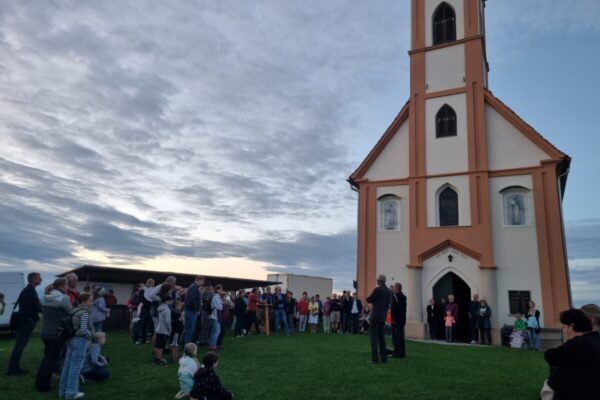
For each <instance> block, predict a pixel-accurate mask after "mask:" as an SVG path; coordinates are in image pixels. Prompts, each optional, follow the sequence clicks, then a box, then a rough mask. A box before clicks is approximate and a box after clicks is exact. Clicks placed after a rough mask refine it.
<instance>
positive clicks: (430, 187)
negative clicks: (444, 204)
mask: <svg viewBox="0 0 600 400" xmlns="http://www.w3.org/2000/svg"><path fill="white" fill-rule="evenodd" d="M445 184H449V185H451V186H452V187H453V189H454V190H456V191H457V193H458V225H459V226H469V225H471V198H470V195H469V176H468V175H456V176H445V177H441V178H429V179H427V226H429V227H433V226H439V222H438V202H437V194H438V190H439V189H440V188H441V187H442V186H444V185H445Z"/></svg>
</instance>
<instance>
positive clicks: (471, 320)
mask: <svg viewBox="0 0 600 400" xmlns="http://www.w3.org/2000/svg"><path fill="white" fill-rule="evenodd" d="M477 322H478V321H477V318H474V317H471V318H469V327H470V328H471V340H472V341H475V342H477V339H478V329H477V328H478V325H479V324H478V323H477ZM481 340H482V341H483V338H481Z"/></svg>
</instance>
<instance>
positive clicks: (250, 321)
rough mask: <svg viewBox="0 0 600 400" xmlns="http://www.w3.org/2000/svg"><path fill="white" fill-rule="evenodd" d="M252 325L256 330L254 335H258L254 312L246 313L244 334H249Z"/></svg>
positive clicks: (258, 330)
mask: <svg viewBox="0 0 600 400" xmlns="http://www.w3.org/2000/svg"><path fill="white" fill-rule="evenodd" d="M252 325H254V327H255V328H256V333H260V329H259V328H258V320H257V319H256V311H248V312H247V313H246V332H248V333H250V329H251V328H252Z"/></svg>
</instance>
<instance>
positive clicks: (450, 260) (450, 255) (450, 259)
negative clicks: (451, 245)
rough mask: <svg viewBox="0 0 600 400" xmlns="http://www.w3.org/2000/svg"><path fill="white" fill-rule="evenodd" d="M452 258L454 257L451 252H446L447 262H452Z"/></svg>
mask: <svg viewBox="0 0 600 400" xmlns="http://www.w3.org/2000/svg"><path fill="white" fill-rule="evenodd" d="M453 258H454V257H452V254H448V262H452V259H453Z"/></svg>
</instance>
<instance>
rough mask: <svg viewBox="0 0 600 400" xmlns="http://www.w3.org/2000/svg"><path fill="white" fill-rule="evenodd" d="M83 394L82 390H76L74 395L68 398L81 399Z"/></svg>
mask: <svg viewBox="0 0 600 400" xmlns="http://www.w3.org/2000/svg"><path fill="white" fill-rule="evenodd" d="M83 396H85V394H84V393H83V392H78V393H77V394H76V395H75V396H73V397H69V399H81V398H82V397H83Z"/></svg>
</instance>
